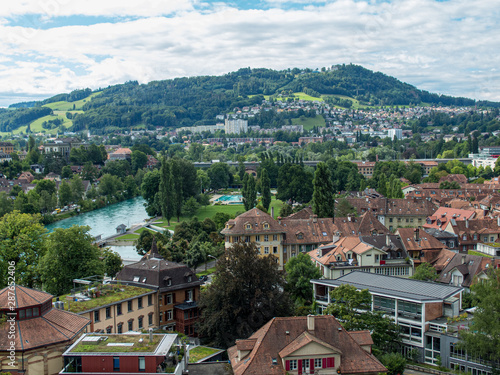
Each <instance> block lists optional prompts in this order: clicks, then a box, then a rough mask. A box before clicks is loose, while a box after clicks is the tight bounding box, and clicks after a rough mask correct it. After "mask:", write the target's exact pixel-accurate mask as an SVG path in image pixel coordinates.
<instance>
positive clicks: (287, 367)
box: [285, 361, 290, 371]
mask: <svg viewBox="0 0 500 375" xmlns="http://www.w3.org/2000/svg"><path fill="white" fill-rule="evenodd" d="M285 367H286V371H290V361H286V362H285Z"/></svg>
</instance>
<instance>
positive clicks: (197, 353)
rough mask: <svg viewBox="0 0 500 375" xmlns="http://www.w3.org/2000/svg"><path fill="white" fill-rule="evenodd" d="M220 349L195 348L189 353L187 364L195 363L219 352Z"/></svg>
mask: <svg viewBox="0 0 500 375" xmlns="http://www.w3.org/2000/svg"><path fill="white" fill-rule="evenodd" d="M219 351H220V349H214V348H209V347H207V346H195V347H194V348H193V349H191V350H190V351H189V363H196V362H198V361H199V360H202V359H203V358H205V357H208V356H209V355H212V354H215V353H217V352H219Z"/></svg>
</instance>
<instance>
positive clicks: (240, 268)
mask: <svg viewBox="0 0 500 375" xmlns="http://www.w3.org/2000/svg"><path fill="white" fill-rule="evenodd" d="M284 287H285V279H284V275H283V272H280V271H278V264H277V263H276V260H275V258H274V257H273V256H272V255H268V256H264V257H261V256H259V255H258V254H257V248H256V245H255V244H254V243H236V244H234V245H233V246H232V247H231V248H229V249H227V250H226V254H225V256H223V257H221V258H219V260H218V261H217V265H216V270H215V277H214V281H213V282H212V284H210V286H208V288H207V290H206V292H205V293H204V294H202V296H201V300H200V310H201V311H202V316H201V321H200V326H199V332H200V335H202V336H205V337H206V338H207V339H208V340H210V341H211V342H212V343H213V344H214V345H216V346H218V347H224V348H227V347H229V346H231V345H232V344H234V341H235V340H236V339H237V338H246V337H248V336H250V335H251V334H252V333H253V332H254V331H255V330H257V329H258V328H260V327H261V326H262V325H264V324H265V323H266V322H267V321H269V319H271V318H272V317H276V316H289V315H290V314H291V312H292V311H291V310H292V304H291V301H290V298H289V296H288V293H286V292H284V291H283V290H284Z"/></svg>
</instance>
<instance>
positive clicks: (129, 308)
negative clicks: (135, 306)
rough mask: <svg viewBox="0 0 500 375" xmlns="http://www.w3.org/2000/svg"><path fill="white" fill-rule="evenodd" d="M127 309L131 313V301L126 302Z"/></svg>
mask: <svg viewBox="0 0 500 375" xmlns="http://www.w3.org/2000/svg"><path fill="white" fill-rule="evenodd" d="M127 307H128V311H129V312H130V311H132V301H131V300H130V301H127Z"/></svg>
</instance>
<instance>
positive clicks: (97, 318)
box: [94, 310, 99, 322]
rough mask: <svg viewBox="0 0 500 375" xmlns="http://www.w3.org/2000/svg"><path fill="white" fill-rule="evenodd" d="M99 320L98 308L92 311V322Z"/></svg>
mask: <svg viewBox="0 0 500 375" xmlns="http://www.w3.org/2000/svg"><path fill="white" fill-rule="evenodd" d="M98 321H99V310H96V311H94V322H98Z"/></svg>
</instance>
